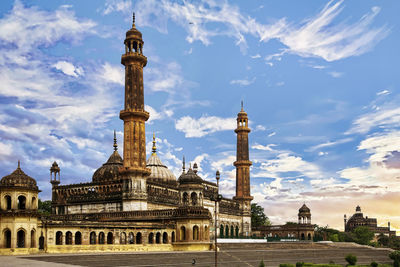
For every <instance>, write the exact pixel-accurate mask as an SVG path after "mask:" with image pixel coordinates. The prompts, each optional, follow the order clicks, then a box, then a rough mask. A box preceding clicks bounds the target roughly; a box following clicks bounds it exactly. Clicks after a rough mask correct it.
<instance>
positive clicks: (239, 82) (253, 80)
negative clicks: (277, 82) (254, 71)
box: [230, 77, 256, 86]
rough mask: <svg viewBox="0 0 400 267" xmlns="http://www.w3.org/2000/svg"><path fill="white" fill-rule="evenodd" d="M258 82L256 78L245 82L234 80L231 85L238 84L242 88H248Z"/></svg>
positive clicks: (244, 80)
mask: <svg viewBox="0 0 400 267" xmlns="http://www.w3.org/2000/svg"><path fill="white" fill-rule="evenodd" d="M255 81H256V78H255V77H254V78H253V79H251V80H249V79H243V80H232V81H230V84H237V85H240V86H248V85H250V84H252V83H254V82H255Z"/></svg>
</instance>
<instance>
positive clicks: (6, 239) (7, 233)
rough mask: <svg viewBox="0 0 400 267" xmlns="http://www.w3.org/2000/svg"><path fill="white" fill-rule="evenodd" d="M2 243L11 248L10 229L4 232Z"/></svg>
mask: <svg viewBox="0 0 400 267" xmlns="http://www.w3.org/2000/svg"><path fill="white" fill-rule="evenodd" d="M4 243H5V244H4V246H5V247H6V248H11V231H10V230H8V229H7V230H6V231H5V232H4Z"/></svg>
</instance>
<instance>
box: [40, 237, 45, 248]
mask: <svg viewBox="0 0 400 267" xmlns="http://www.w3.org/2000/svg"><path fill="white" fill-rule="evenodd" d="M39 249H40V250H43V249H44V236H41V237H39Z"/></svg>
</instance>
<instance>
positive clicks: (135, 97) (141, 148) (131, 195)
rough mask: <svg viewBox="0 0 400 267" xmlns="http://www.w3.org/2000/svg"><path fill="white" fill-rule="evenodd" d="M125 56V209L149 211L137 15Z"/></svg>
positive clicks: (144, 61) (143, 62) (145, 115)
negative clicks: (136, 24) (136, 25)
mask: <svg viewBox="0 0 400 267" xmlns="http://www.w3.org/2000/svg"><path fill="white" fill-rule="evenodd" d="M124 44H125V54H123V55H122V57H121V64H122V65H124V66H125V105H124V109H123V110H121V112H120V115H119V117H120V119H121V120H123V121H124V166H123V168H122V170H121V171H120V172H121V176H122V179H123V200H124V201H123V210H144V209H147V192H146V177H147V176H148V175H149V174H150V169H148V168H146V136H145V122H146V121H147V120H148V118H149V113H148V112H146V111H145V110H144V90H143V67H145V66H146V64H147V58H146V57H145V56H144V55H143V40H142V33H141V32H140V31H138V30H137V29H136V27H135V14H133V24H132V28H131V29H130V30H129V31H127V32H126V39H125V41H124Z"/></svg>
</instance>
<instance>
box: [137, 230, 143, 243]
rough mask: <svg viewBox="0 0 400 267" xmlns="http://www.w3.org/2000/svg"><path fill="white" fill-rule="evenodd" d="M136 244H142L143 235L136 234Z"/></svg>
mask: <svg viewBox="0 0 400 267" xmlns="http://www.w3.org/2000/svg"><path fill="white" fill-rule="evenodd" d="M136 244H142V233H140V232H139V233H137V234H136Z"/></svg>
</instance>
